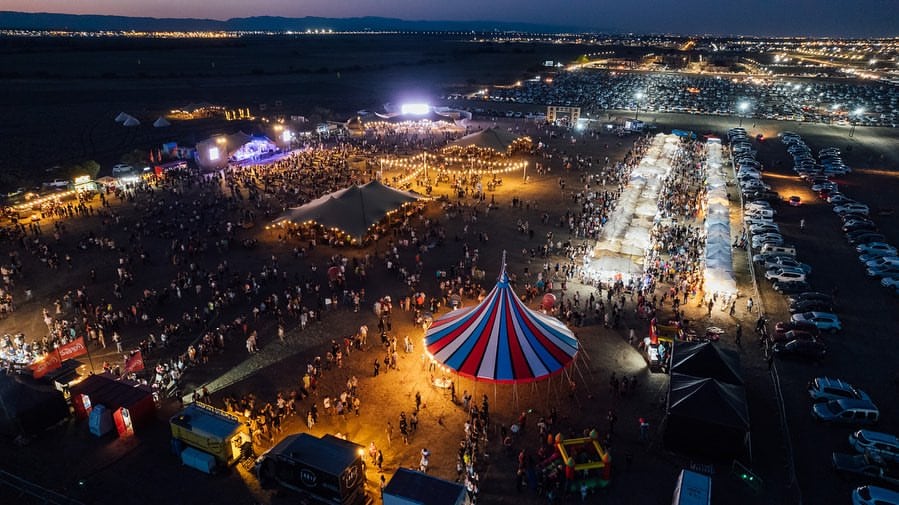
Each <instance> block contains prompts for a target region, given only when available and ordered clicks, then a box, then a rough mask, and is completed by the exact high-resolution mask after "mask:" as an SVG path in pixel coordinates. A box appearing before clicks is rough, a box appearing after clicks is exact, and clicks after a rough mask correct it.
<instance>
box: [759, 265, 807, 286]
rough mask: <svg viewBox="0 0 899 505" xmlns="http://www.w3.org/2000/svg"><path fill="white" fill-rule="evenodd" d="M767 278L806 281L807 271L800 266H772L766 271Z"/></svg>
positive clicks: (782, 280)
mask: <svg viewBox="0 0 899 505" xmlns="http://www.w3.org/2000/svg"><path fill="white" fill-rule="evenodd" d="M765 279H768V280H769V281H780V282H784V281H804V280H805V272H803V271H802V270H800V269H798V268H791V267H780V268H772V269H771V270H768V271H767V272H765Z"/></svg>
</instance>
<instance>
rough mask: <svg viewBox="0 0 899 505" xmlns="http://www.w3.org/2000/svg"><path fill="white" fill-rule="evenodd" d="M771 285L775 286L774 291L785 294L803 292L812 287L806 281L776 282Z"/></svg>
mask: <svg viewBox="0 0 899 505" xmlns="http://www.w3.org/2000/svg"><path fill="white" fill-rule="evenodd" d="M771 287H773V288H774V291H777V292H778V293H780V294H783V295H789V294H793V293H802V292H803V291H808V290H810V289H811V288H812V287H811V286H810V285H809V283H807V282H805V281H798V282H797V281H787V282H775V283H774V285H773V286H771Z"/></svg>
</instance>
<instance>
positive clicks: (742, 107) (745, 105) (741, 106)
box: [737, 101, 749, 112]
mask: <svg viewBox="0 0 899 505" xmlns="http://www.w3.org/2000/svg"><path fill="white" fill-rule="evenodd" d="M737 108H738V109H740V112H746V109H748V108H749V102H745V101H744V102H740V103H739V104H737Z"/></svg>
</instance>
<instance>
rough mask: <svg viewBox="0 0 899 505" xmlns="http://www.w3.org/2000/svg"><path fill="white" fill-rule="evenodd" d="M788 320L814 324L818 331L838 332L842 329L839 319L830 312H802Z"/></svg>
mask: <svg viewBox="0 0 899 505" xmlns="http://www.w3.org/2000/svg"><path fill="white" fill-rule="evenodd" d="M790 320H792V321H793V322H801V323H811V324H814V325H815V326H816V327H817V328H818V329H819V330H826V331H839V330H842V329H843V324H842V323H841V322H840V318H839V317H837V315H836V314H831V313H830V312H803V313H801V314H793V317H791V318H790Z"/></svg>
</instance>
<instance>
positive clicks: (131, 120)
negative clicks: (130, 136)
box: [122, 116, 140, 126]
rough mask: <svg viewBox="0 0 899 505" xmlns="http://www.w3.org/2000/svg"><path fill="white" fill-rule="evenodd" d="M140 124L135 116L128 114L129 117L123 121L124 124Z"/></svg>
mask: <svg viewBox="0 0 899 505" xmlns="http://www.w3.org/2000/svg"><path fill="white" fill-rule="evenodd" d="M139 124H140V121H138V120H137V118H136V117H134V116H128V118H127V119H125V121H124V122H123V123H122V126H137V125H139Z"/></svg>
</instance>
